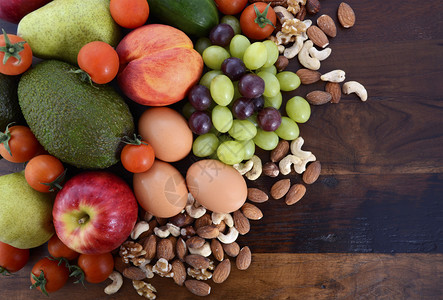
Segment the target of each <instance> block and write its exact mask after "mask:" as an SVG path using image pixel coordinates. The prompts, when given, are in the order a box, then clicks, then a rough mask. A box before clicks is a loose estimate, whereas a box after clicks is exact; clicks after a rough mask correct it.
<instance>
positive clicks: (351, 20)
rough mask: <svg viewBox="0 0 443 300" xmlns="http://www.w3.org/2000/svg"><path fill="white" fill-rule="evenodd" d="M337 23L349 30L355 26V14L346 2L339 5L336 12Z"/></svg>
mask: <svg viewBox="0 0 443 300" xmlns="http://www.w3.org/2000/svg"><path fill="white" fill-rule="evenodd" d="M337 16H338V21H339V22H340V24H341V26H343V27H344V28H350V27H352V26H354V24H355V13H354V10H353V9H352V7H351V6H349V4H347V3H346V2H342V3H340V6H339V7H338V11H337Z"/></svg>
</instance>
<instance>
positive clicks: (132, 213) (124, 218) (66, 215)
mask: <svg viewBox="0 0 443 300" xmlns="http://www.w3.org/2000/svg"><path fill="white" fill-rule="evenodd" d="M137 213H138V204H137V200H136V199H135V196H134V193H133V192H132V190H131V188H130V187H129V186H128V185H127V184H126V182H125V181H123V179H121V178H119V177H118V176H116V175H114V174H112V173H109V172H105V171H87V172H83V173H80V174H78V175H76V176H74V177H72V178H71V179H69V180H68V181H67V182H66V183H65V185H64V186H63V189H62V190H61V191H59V192H58V194H57V196H56V198H55V202H54V208H53V210H52V216H53V222H54V227H55V231H56V233H57V236H58V237H59V238H60V240H61V241H62V242H63V243H64V244H65V245H66V246H68V247H69V248H71V249H73V250H75V251H77V252H79V253H84V254H101V253H105V252H110V251H112V250H114V249H116V248H117V247H119V246H120V245H121V244H122V243H123V242H124V241H125V240H126V239H127V238H128V236H129V235H130V233H131V231H132V229H133V228H134V225H135V222H136V221H137ZM81 219H83V221H84V223H83V224H81V223H82V221H80V222H79V220H81Z"/></svg>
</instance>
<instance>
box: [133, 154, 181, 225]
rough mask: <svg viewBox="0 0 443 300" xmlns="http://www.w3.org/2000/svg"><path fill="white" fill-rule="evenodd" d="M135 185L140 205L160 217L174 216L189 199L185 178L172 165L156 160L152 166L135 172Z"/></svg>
mask: <svg viewBox="0 0 443 300" xmlns="http://www.w3.org/2000/svg"><path fill="white" fill-rule="evenodd" d="M133 187H134V193H135V197H136V198H137V201H138V203H139V204H140V206H141V207H142V208H143V209H144V210H146V211H147V212H149V213H151V214H153V215H154V216H156V217H160V218H169V217H173V216H175V215H176V214H178V213H179V212H181V211H182V210H183V208H184V207H185V205H186V201H187V199H188V189H187V188H186V183H185V179H184V178H183V176H182V175H181V174H180V173H179V172H178V170H177V169H176V168H174V167H173V166H172V165H170V164H168V163H166V162H163V161H161V160H155V161H154V164H153V165H152V167H151V168H150V169H149V170H148V171H146V172H144V173H137V174H134V177H133Z"/></svg>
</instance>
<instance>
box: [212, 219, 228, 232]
mask: <svg viewBox="0 0 443 300" xmlns="http://www.w3.org/2000/svg"><path fill="white" fill-rule="evenodd" d="M215 227H217V229H218V231H219V232H224V231H225V229H226V223H225V221H221V222H220V223H219V224H216V225H215Z"/></svg>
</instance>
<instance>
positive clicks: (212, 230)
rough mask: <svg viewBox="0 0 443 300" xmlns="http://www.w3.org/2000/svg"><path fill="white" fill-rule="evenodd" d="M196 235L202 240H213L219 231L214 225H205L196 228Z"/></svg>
mask: <svg viewBox="0 0 443 300" xmlns="http://www.w3.org/2000/svg"><path fill="white" fill-rule="evenodd" d="M211 222H212V221H211ZM197 234H198V236H200V237H202V238H204V239H215V238H216V237H217V236H218V235H219V234H220V231H219V230H218V228H217V227H215V226H214V225H206V226H203V227H200V228H198V229H197Z"/></svg>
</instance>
